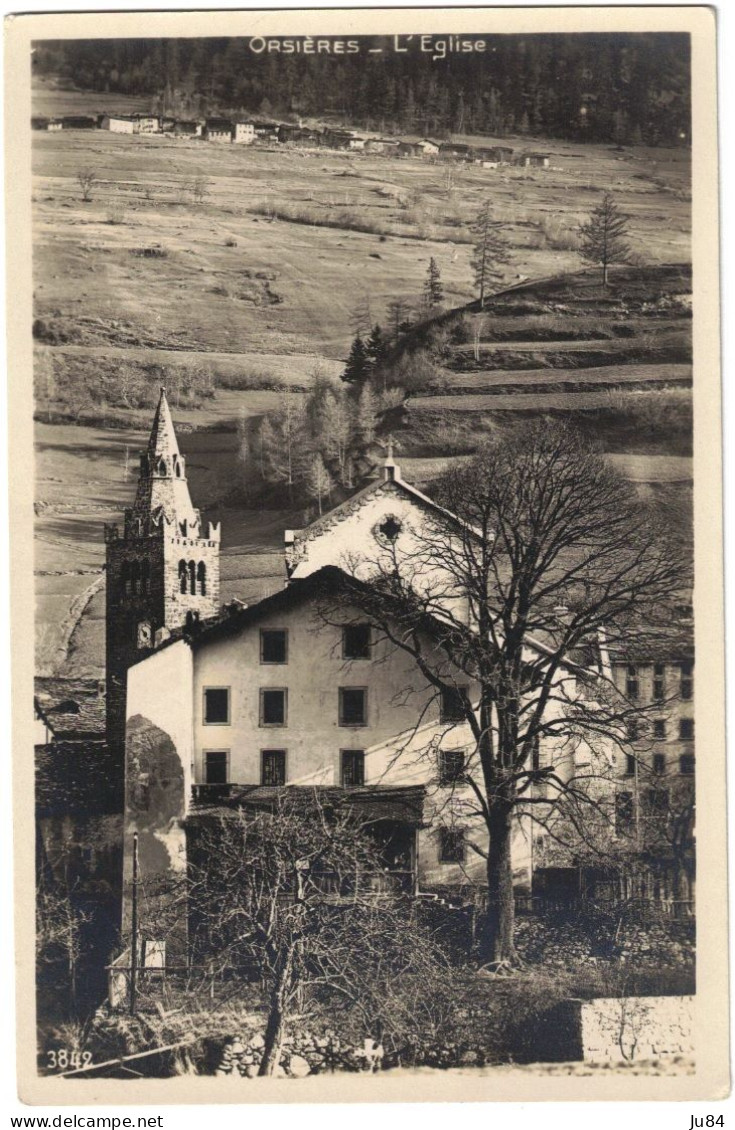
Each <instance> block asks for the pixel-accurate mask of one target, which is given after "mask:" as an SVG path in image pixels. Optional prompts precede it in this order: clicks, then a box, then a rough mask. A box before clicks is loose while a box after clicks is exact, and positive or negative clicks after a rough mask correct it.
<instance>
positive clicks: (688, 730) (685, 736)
mask: <svg viewBox="0 0 735 1130" xmlns="http://www.w3.org/2000/svg"><path fill="white" fill-rule="evenodd" d="M679 740H680V741H682V742H693V741H694V719H693V718H680V719H679Z"/></svg>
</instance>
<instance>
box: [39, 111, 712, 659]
mask: <svg viewBox="0 0 735 1130" xmlns="http://www.w3.org/2000/svg"><path fill="white" fill-rule="evenodd" d="M79 98H80V96H78V95H73V94H69V96H68V102H73V101H74V100H75V99H76V102H75V104H74V105H73V106H72V105H69V104H68V103H65V105H64V112H67V113H70V112H78V113H84V112H88V113H91V112H96V111H97V109H98V107H97V105H96V104H95V106H82V105H81V104H80V102H79ZM99 108H105V107H99ZM34 110H37V112H57V113H58V112H61V111H60V110H59V109H56V110H53V111H50V110H49V108H48V107H44V109H39V108H37V107H34ZM475 140H476V141H478V142H480V140H481V139H475ZM485 140H487V141H488V143H492V141H491V139H485ZM510 143H511V144H513V141H512V140H511V142H510ZM524 144H527V145H532V144H533V142H532V141H531V140H530V139H527V138H526V139H524ZM544 148H546V149H549V150H550V151H551V153H552V166H553V167H552V168H550V169H521V168H511V167H506V168H497V169H485V168H481V167H466V168H465V167H458V168H456V169H453V170H452V172H451V174H448V172H447V169H446V167H444V166H441V165H438V164H433V163H427V162H425V161H422V160H419V159H409V160H396V159H390V158H386V157H381V156H378V155H375V156H364V155H348V154H343V153H336V152H330V151H327V150H314V151H290V152H289V151H288V150H287V149H286V148H285V147H281V148H280V149H276V148H273V149H255V148H246V147H239V146H230V145H228V146H217V145H216V144H208V143H205V142H202V141H198V140H192V141H189V140H180V139H173V138H163V137H138V136H118V135H111V134H107V133H104V132H101V131H89V132H85V131H69V132H66V133H59V134H44V133H36V134H34V137H33V172H34V189H33V193H34V194H33V209H34V276H35V277H34V281H35V315H36V318H37V319H40V321H41V322H42V323H43V325H44V328H45V333H46V336H45V338H44V339H43V340H39V343H38V346H37V357H38V360H39V370H38V371H39V372H40V371H43V367H44V366H46V368H48V366H49V365H50V366H51V369H52V371H53V372H58V373H61V374H62V375H63V374H65V373H68V372H70V371H74V368H75V367H83V368H85V369H87V371H90V372H94V371H95V369H97V370H99V371H100V372H101V371H103V370H104V371H105V372H107V373H112V374H114V373H115V372H116V371H118V370H119V369H120V368H121V367H122V366H126V365H133V364H136V363H137V364H142V363H143V362H146V363H155V364H156V365H158V366H159V371H162V372H163V374H164V377H165V373H166V371H168V370H171V369H172V368H173V367H178V368H187V367H191V366H197V367H199V368H201V367H204V368H205V369H206V371H207V372H208V373H209V374H210V375H211V378H212V380H213V382H214V385H215V389H216V391H215V393H214V396H213V397H211V399H207V400H205V401H204V402H203V405H202V407H201V408H194V407H191V406H190V407H187V408H183V407H182V408H180V409H178V410H177V409H175V410H174V417H175V420H176V422H177V424H178V425H179V426H180V427H181V429H182V434H181V442H182V448H183V449H184V451H185V452H186V453H187V454H188V455H189V464H188V465H189V467H190V469H191V484H192V494H193V497H194V501H195V504H196V505H199V506H201V507H202V508H205V509H208V511H210V512H212V510H213V511H214V513H215V514H216V515H217V516H221V517H222V520H223V533H224V546H225V554H226V560H225V562H224V563H223V595H225V596H228V595H239V596H241V598H243V599H248V598H249V599H254V598H256V597H257V596H259V595H262V594H263V593H264V592H265V591H272V590H273V587H278V585H279V584H280V583H282V574H281V571H280V570H281V565H280V561H279V559H278V556H277V550H278V547H279V546H280V544H281V537H282V530H283V528H284V527H285V526H289V525H297V526H298V525H300V524H302V522H303V520H304V515H303V514H296V515H290V514H284V513H280V512H274V511H269V512H260V513H254V512H243V511H241V510H234V509H230V510H229V511H228V510H227V509H226V495H227V493H228V491H229V490H230V489H231V487H232V485H233V483H234V482H236V476H237V474H238V464H237V454H236V446H237V445H236V436H235V434H234V431H233V428H234V425H235V423H236V422H237V421H238V420H239V419H241V418H243V417H248V416H250V417H252V416H258V415H261V414H262V413H263V412H265V411H268V410H269V409H270V408H273V407H275V405H276V403H277V402H278V399H279V397H281V396H282V395H302V394H303V392H302V390H305V389H306V388H308V387H309V384H310V382H311V381H312V380H313V376H314V373H315V371H317V369H321V370H322V371H326V372H327V373H329V374H331V375H337V374H338V373H339V372H340V371H341V368H342V365H343V363H344V358H345V357H346V354H347V350H348V347H349V343H350V340H351V338H352V334H353V323H352V317H353V314H354V312H355V308H356V307H357V306H358V305H359V304H361V303H362V304H364V302H365V299H366V298H367V299H368V300H369V305H370V316H371V320H373V321H385V316H386V308H387V305H388V303H390V302H391V301H393V300H395V299H397V298H401V299H405V300H407V301H409V302H412V301H418V299H419V297H420V295H421V291H422V286H423V282H424V278H425V275H426V270H427V266H428V262H429V258H430V257H434V258H435V259H436V261H437V263H438V265H439V268H440V270H441V274H442V281H443V285H444V290H445V296H446V304H447V305H448V306H457V307H460V306H465V305H466V304H468V303H470V302H471V301H472V299H473V291H472V286H471V283H472V278H471V271H470V267H469V259H470V254H471V245H470V242H469V241H470V239H471V236H470V235H469V230H468V229H469V224H470V222H471V220H472V219H473V217H474V215H475V214H476V212H477V210H478V207H479V205H480V203H481V202H482V201H483V200H484V199H485V198H486V197H487V196H490V197H491V198H492V201H493V206H494V210H495V214H496V215H497V217H498V218H499V219H503V220H505V221H506V222H507V225H508V234H509V238H510V243H511V252H512V261H511V263H509V264H508V266H507V268H506V271H505V283H506V285H512V284H519V283H520V284H521V285H522V284H523V280H524V279H538V278H547V277H551V276H556V275H558V274H560V273H562V272H574V271H578V270H579V268H580V266H581V262H580V259H579V255H578V254H577V250H576V248H577V244H578V237H577V236H576V233H575V229H576V227H577V226H578V225H579V223H580V222H582V221H583V220H584V218H585V217H586V216H587V215H588V214H589V211H590V209H591V208H592V207H594V205H595V203H597V201H598V200H599V198H600V194H601V193H602V191H603V190H605V189H608V190H610V191H613V192H614V193H615V197H616V201H617V202H618V204H619V205H620V207H621V208H622V209H623V210H624V211H625V212H627V213H628V214H629V215H630V227H631V244H632V246H633V249H634V251H635V253H636V254H637V255H638V256H639V257H640V259H641V260H643V261H645V262H646V263H652V264H666V263H686V262H687V261H688V259H689V254H690V206H689V187H688V186H689V154H688V152H687V151H686V150H684V149H677V150H663V149H662V150H650V149H642V148H636V149H625V150H619V149H616V148H613V147H605V146H588V147H585V146H582V145H576V146H575V145H572V144H567V143H558V144H557V143H546V144H545V145H544ZM86 168H89V169H93V170H94V172H95V176H96V184H95V186H94V188H93V191H92V199H91V201H89V202H88V203H84V202H83V201H82V199H81V191H80V186H79V183H78V181H77V174H78V173H79V171H80V170H82V169H86ZM197 177H202V178H204V179H205V181H206V192H205V194H204V197H203V199H202V200H201V201H199V202H198V201H197V200H196V199H195V198H194V195H193V192H192V189H191V185H192V183H193V182H194V181H195V180H196V178H197ZM356 228H363V229H365V228H367V229H369V230H355V229H356ZM150 249H154V252H153V254H149V252H150ZM511 320H512V322H513V326H511V327H510V329H509V330H508V332H509V333H510V337H508V335H507V333H506V336H505V337H503V334H502V332H501V331H502V325H506V329H507V327H508V325H509V324H510V321H511ZM537 321H538V319H534V316H532V315H529V317H528V318H527V319H526V318H518V317H515V316H514V317H512V319H509V318H505V317H504V318H503V319H498V326H497V327H496V330H495V336H493V329H492V327H490V328H488V329H487V331H486V332H483V342H482V349H481V351H480V361H479V363H478V365H477V366H475V364H474V358H473V353H472V350H471V349H470V348H468V347H467V343H458V347H457V348H456V349H455V350H454V354H455V359H454V360H452V358H451V357H449V355H447V357H446V358H445V360H444V362H443V366H444V378H445V381H450V382H451V381H456V382H457V388H456V389H450V388H447V387H446V385H445V387H443V388H441V389H439V388H437V389H436V390H435V391H436V393H437V394H438V395H431V390H426V393H422V394H421V397H420V398H417V399H416V400H415V401H412V400H410V399H409V401H408V402H407V404H406V406H405V412H404V419H405V420H410V419H411V414H412V413H414V418H415V413H416V412H419V414H420V410H422V409H424V408H429V409H431V411H432V412H434V413H436V412H439V410H441V412H443V413H444V414H445V416H447V415H448V416H450V417H454V416H455V415H461V416H463V417H466V416H467V415H468V413H469V412H475V411H476V410H477V407H478V406H479V407H480V408H481V409H482V412H485V411H486V410H487V409H488V408H489V407H490V405H489V401H490V400H491V399H492V400H493V402H494V404H493V408H494V409H498V410H500V409H502V408H506V407H512V408H513V409H521V408H523V406H524V400H525V401H529V402H530V401H531V400H533V401H535V404H534V405H533V407H535V409H536V410H543V409H544V408H545V407H548V406H551V407H556V406H558V405H559V404H561V405H563V406H564V407H570V406H571V405H572V403H573V401H572V400H571V399H570V398H579V397H587V398H590V397H593V398H595V397H597V398H599V397H602V398H603V399H604V401H605V404H606V405H607V404H608V401H609V395H610V394H609V389H610V388H612V389H615V388H616V387H618V386H619V385H622V384H624V383H628V384H631V383H632V384H633V385H635V386H636V387H637V386H638V385H643V386H645V387H648V388H650V387H656V388H659V387H665V388H666V389H667V390H670V391H668V392H667V395H675V394H676V395H679V394H680V395H682V396H683V397H688V395H689V393H688V385H689V383H690V380H691V373H690V369H689V360H690V359H689V358H688V357H687V356H686V350H687V348H688V345H687V344H686V341H684V338H687V334H688V327H687V326H684V324H683V322H682V321H681V320H680V319H679V317H678V312H677V311H674V314H673V315H672V316H671V317H668V318H667V319H658V321H657V322H656V324H655V325H654V324H653V323H652V322H651V323H650V324H649V323H646V325H642V326H641V327H639V329H638V330H635V331H634V333H635V337H636V339H637V340H636V343H635V344H636V346H637V347H639V352H638V354H636V353H635V350H633V351H632V352H631V342H630V341H629V340H626V339H622V338H621V339H620V340H614V341H613V340H610V334H609V333H608V336H607V338H606V337H605V334H604V333H603V336H602V337H600V334H599V333H598V330H597V329H596V328H595V325H594V324H593V323H594V322H596V321H599V318H597V315H594V316H593V318H592V321H591V322H589V323H588V322H585V321H584V319H583V318H579V319H578V320H576V321H575V325H576V327H577V328H576V331H575V332H574V333H572V332H571V330H569V329H564V330H563V333H562V336H559V332H557V333H555V332H554V331H553V329H550V328H549V327H548V326H547V327H546V328H545V329H544V327H543V326H541V328H540V329H539V328H538V326H537V325H536V323H537ZM501 322H502V325H501ZM524 323H525V325H524ZM534 327H535V328H534ZM560 332H561V331H560ZM605 332H606V333H607V331H605ZM526 334H528V336H525V335H526ZM682 335H683V337H682ZM687 340H688V339H687ZM661 349H664V353H663V354H662V353H661ZM667 349H668V350H669V352H665V351H666V350H667ZM498 350H500V351H501V352H500V353H498ZM672 350H673V352H672ZM524 351H525V352H524ZM601 354H604V355H605V357H603V361H604V362H605V365H606V367H607V368H608V369H609V371H608V375H607V378H606V379H605V378H601V377H600V375H599V374H600V372H601V371H602V369H601V367H600V356H601ZM636 357H637V358H638V359H637V360H636V359H635V358H636ZM508 358H511V361H508ZM539 358H541V360H539ZM570 358H572V360H571V361H570ZM500 361H502V362H503V363H502V365H500V364H499V362H500ZM578 362H579V364H578ZM623 369H625V370H626V371H625V373H623V372H622V370H623ZM592 370H594V372H592ZM542 378H543V379H542ZM509 381H510V384H509ZM584 382H586V383H584ZM552 384H553V386H554V388H553V390H552V389H551V387H550V385H552ZM601 384H602V385H604V387H602V388H598V386H599V385H601ZM518 385H527V386H532V388H530V387H529V388H528V390H527V391H526V390H525V389H524V391H523V392H521V391H520V388H518V387H517V386H518ZM491 388H492V390H493V392H494V395H493V396H487V395H486V393H487V392H489V391H490V390H491ZM557 389H558V391H556V390H557ZM289 390H292V391H290V392H289ZM47 395H48V398H49V402H50V401H51V400H52V399H53V395H54V391H53V382H50V384H49V389H48V390H47ZM641 395H644V394H643V393H641ZM645 395H649V394H648V393H646V394H645ZM475 397H478V398H481V399H482V403H481V405H478V404H477V403H476V402H475V401H474V398H475ZM549 397H551V398H552V401H553V404H552V402H551V401H548V398H549ZM559 397H561V398H562V399H561V400H559ZM544 398H547V399H546V400H544ZM606 398H607V399H606ZM501 399H502V401H503V403H501ZM450 401H451V404H450V403H449V402H450ZM506 401H508V403H507V405H506V403H505V402H506ZM529 406H531V405H530V403H529ZM579 406H580V407H583V406H585V407H586V406H587V405H582V404H581V403H580V404H579ZM48 407H49V405H48V404H45V403H44V399H43V396H40V398H39V401H38V420H37V436H38V444H39V446H38V460H37V468H36V474H37V522H38V546H37V557H36V573H37V591H38V643H39V663H40V665H41V666H42V667H44V669H47V668H49V667H54V668H58V667H59V665H61V667H62V668H63V667H64V664H65V663H67V662H68V663H69V664H71V668H72V669H73V670H78V671H79V670H84V671H91V670H96V669H98V668H99V664H100V662H101V659H102V654H103V652H102V647H101V640H102V637H101V621H100V616H101V608H102V600H103V592H102V591H101V590H100V591H95V592H93V593H92V594H91V596H90V597H89V601H88V603H87V604H86V605H85V607H84V609H83V611H84V615H83V616H82V619H81V622H80V623H79V624H76V623H74V624H71V625H70V623H69V616H70V611H71V612H72V613H74V614H75V613H76V610H78V608H79V604H80V602H81V603H83V602H84V598H85V594H87V592H88V590H89V588H90V586H92V585H93V584H94V582H95V578H96V577H98V575H99V568H100V565H101V563H102V560H103V541H102V524H103V522H104V521H111V520H114V518H115V516H116V515H119V512H120V510H121V509H122V507H123V506H124V505H125V504H126V503H128V502H129V501H130V499H131V497H132V492H133V487H134V468H135V466H136V459H137V450H138V448H139V447H140V445H141V443H142V442H143V441H144V438H145V426H146V422H147V419H148V414H146V413H145V412H141V411H137V412H136V411H131V412H130V413H125V412H123V413H120V412H117V413H116V414H115V418H114V419H113V418H112V415H113V414H111V415H110V419H109V420H107V419H106V418H105V417H104V416H102V417H98V418H97V419H96V420H95V421H94V422H89V423H86V424H84V423H80V424H77V425H75V424H74V423H71V422H66V423H63V424H52V423H48V422H47V416H46V415H45V411H44V410H45V408H46V409H47V408H48ZM447 410H448V412H447ZM112 424H114V425H115V427H114V429H113V428H112V427H111V426H109V425H112ZM106 425H108V426H106ZM462 427H463V428H464V425H463V426H462ZM209 429H216V430H209ZM482 430H483V429H482V427H479V429H478V432H479V433H482ZM452 434H453V431H452V427H448V428H447V429H446V437H445V441H446V444H447V447H446V449H445V450H441V451H434V450H433V449H432V450H426V451H422V450H419V449H417V446H416V444H414V445H413V449H412V445H411V442H410V441H409V442H406V443H404V450H405V454H406V456H407V457H408V456H411V457H412V458H416V460H417V462H418V461H419V460H425V459H429V460H430V461H432V460H434V461H435V460H436V459H439V460H440V461H441V460H443V459H445V458H449V457H452V456H453V455H454V454H457V453H461V452H463V451H466V450H467V448H466V447H462V446H461V445H460V446H458V447H456V448H453V447H452ZM197 445H200V446H199V449H198V450H196V449H197ZM610 450H614V448H611V449H610ZM623 450H625V449H623ZM637 451H638V454H639V455H640V456H641V457H643V456H645V455H646V451H645V450H641V449H640V446H639V447H638V448H637ZM126 452H127V460H128V473H127V477H126V475H125V465H126ZM650 454H652V455H661V454H666V452H662V451H661V450H660V448H655V449H652V450H651V452H650ZM669 454H671V455H686V454H687V453H686V452H683V451H679V450H675V451H671V452H669ZM427 466H428V464H427ZM417 470H418V468H417ZM637 473H638V474H639V475H640V474H643V475H644V477H645V474H646V471H645V469H644V470H643V471H641V467H638V468H637ZM408 474H409V472H408V470H407V475H408ZM651 474H652V475H653V474H654V472H653V471H652V472H651ZM656 474H658V472H656ZM654 477H655V476H654ZM217 507H219V511H218V510H217ZM64 653H65V654H66V658H65V657H64Z"/></svg>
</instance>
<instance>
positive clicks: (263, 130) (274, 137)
mask: <svg viewBox="0 0 735 1130" xmlns="http://www.w3.org/2000/svg"><path fill="white" fill-rule="evenodd" d="M253 128H254V129H255V136H256V138H257V139H258V141H278V130H279V128H280V127H279V126H278V125H277V124H276V123H275V122H253Z"/></svg>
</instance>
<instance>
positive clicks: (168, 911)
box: [123, 641, 192, 955]
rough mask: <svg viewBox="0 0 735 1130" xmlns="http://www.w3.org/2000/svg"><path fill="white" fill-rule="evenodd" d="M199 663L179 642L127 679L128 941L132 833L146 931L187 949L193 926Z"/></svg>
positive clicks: (170, 948)
mask: <svg viewBox="0 0 735 1130" xmlns="http://www.w3.org/2000/svg"><path fill="white" fill-rule="evenodd" d="M191 685H192V656H191V650H190V648H189V646H188V645H187V644H186V643H184V642H183V641H178V642H177V643H174V644H172V645H170V646H169V647H165V648H163V649H162V650H161V651H159V652H156V653H155V654H153V655H152V656H150V658H149V659H147V660H146V661H145V662H144V663H141V664H138V665H136V666H134V667H131V669H130V670H129V672H128V696H127V721H126V741H125V844H124V872H123V879H124V892H123V940H124V941H126V940H128V935H129V930H130V909H131V894H132V888H131V884H132V868H133V834H134V833H135V832H137V833H138V865H139V915H140V918H139V928H140V932H141V937H142V938H144V939H145V938H150V939H154V940H157V939H159V938H161V937H165V938H166V940H167V950H168V953H169V955H170V954H171V953H172V951H175V952H178V951H179V950H183V947H184V946H185V944H186V922H185V912H184V910H183V902H182V900H181V898H180V897H179V896H180V895H181V891H180V890H179V889H178V888H179V886H180V884H181V883H182V882H183V879H184V877H185V875H186V837H185V832H184V827H183V822H184V819H185V818H186V814H187V811H188V806H189V801H190V793H191V778H192V771H191V767H192V696H191Z"/></svg>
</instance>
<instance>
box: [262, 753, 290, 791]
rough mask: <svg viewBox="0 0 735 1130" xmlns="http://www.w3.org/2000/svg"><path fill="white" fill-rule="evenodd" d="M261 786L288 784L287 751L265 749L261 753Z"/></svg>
mask: <svg viewBox="0 0 735 1130" xmlns="http://www.w3.org/2000/svg"><path fill="white" fill-rule="evenodd" d="M260 783H261V785H271V786H278V785H285V784H286V751H285V749H264V750H262V751H261V771H260Z"/></svg>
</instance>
